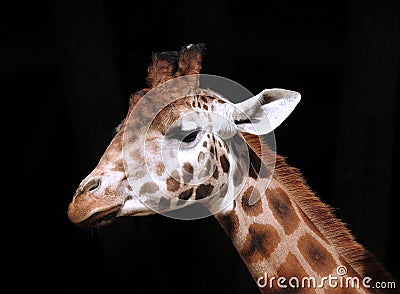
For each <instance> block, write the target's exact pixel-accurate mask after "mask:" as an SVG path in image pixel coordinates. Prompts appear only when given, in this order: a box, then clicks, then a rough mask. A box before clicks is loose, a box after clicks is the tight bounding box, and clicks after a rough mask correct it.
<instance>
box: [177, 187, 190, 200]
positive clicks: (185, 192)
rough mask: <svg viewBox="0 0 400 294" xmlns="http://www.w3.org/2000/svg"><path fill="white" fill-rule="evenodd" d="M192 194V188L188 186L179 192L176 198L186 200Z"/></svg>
mask: <svg viewBox="0 0 400 294" xmlns="http://www.w3.org/2000/svg"><path fill="white" fill-rule="evenodd" d="M192 194H193V188H190V189H189V190H186V191H183V192H182V193H181V194H179V196H178V198H179V199H182V200H188V199H189V198H190V196H192Z"/></svg>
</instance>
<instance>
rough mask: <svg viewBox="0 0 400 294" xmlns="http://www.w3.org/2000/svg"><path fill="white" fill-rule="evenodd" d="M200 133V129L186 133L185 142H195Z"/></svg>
mask: <svg viewBox="0 0 400 294" xmlns="http://www.w3.org/2000/svg"><path fill="white" fill-rule="evenodd" d="M198 133H199V131H194V132H191V133H189V134H188V135H186V136H185V137H184V138H183V140H182V142H185V143H190V142H193V141H194V140H195V139H196V137H197V134H198Z"/></svg>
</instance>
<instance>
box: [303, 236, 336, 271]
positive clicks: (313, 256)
mask: <svg viewBox="0 0 400 294" xmlns="http://www.w3.org/2000/svg"><path fill="white" fill-rule="evenodd" d="M297 246H298V248H299V250H300V252H301V254H302V255H303V257H304V259H305V260H306V261H307V262H308V263H309V265H310V266H311V268H312V269H313V270H314V271H315V272H317V273H318V274H319V275H320V276H328V275H329V274H330V273H332V272H333V271H334V270H335V269H336V267H337V265H336V263H335V260H334V259H333V256H332V254H331V253H330V252H329V251H328V250H326V249H325V247H324V246H322V244H321V243H319V242H318V241H317V240H316V239H315V238H313V237H312V236H311V235H310V234H305V235H303V236H301V237H300V238H299V240H298V243H297Z"/></svg>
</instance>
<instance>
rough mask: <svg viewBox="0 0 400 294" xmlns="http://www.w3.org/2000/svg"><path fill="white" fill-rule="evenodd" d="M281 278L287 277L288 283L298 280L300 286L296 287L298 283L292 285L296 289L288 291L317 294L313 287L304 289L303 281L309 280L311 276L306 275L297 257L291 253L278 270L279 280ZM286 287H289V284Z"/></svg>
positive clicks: (292, 288)
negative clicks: (290, 280) (304, 279)
mask: <svg viewBox="0 0 400 294" xmlns="http://www.w3.org/2000/svg"><path fill="white" fill-rule="evenodd" d="M279 277H285V278H286V281H289V279H291V278H292V277H294V278H297V281H299V284H298V285H296V283H292V285H294V286H295V287H291V288H288V289H287V290H289V289H291V290H293V291H292V292H294V293H315V290H314V289H312V288H311V287H310V288H306V287H302V279H303V278H308V277H309V275H308V274H307V273H306V271H305V270H304V268H303V267H302V265H301V264H300V262H299V261H298V259H297V257H296V256H295V255H294V254H293V253H291V252H289V254H288V255H287V257H286V260H285V262H284V263H283V264H282V265H281V266H280V267H279V268H278V270H277V278H279ZM294 282H295V281H294ZM285 285H287V282H286V283H285ZM281 289H282V288H281Z"/></svg>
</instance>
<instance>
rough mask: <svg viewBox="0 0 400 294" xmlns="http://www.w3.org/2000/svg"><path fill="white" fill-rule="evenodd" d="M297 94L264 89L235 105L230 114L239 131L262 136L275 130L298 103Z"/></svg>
mask: <svg viewBox="0 0 400 294" xmlns="http://www.w3.org/2000/svg"><path fill="white" fill-rule="evenodd" d="M300 99H301V95H300V93H298V92H294V91H290V90H284V89H265V90H263V91H262V92H260V93H259V94H258V95H256V96H254V97H251V98H249V99H247V100H245V101H243V102H240V103H237V104H235V106H236V107H237V108H238V110H239V111H238V110H235V111H234V112H233V113H232V119H233V120H234V121H235V123H236V125H237V128H238V129H239V130H240V131H243V132H247V133H252V134H256V135H264V134H268V133H270V132H272V131H273V130H275V129H276V128H277V127H278V126H279V125H280V124H281V123H282V122H283V121H284V120H285V119H286V118H287V117H288V116H289V115H290V113H292V111H293V110H294V109H295V107H296V105H297V104H298V103H299V102H300Z"/></svg>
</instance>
